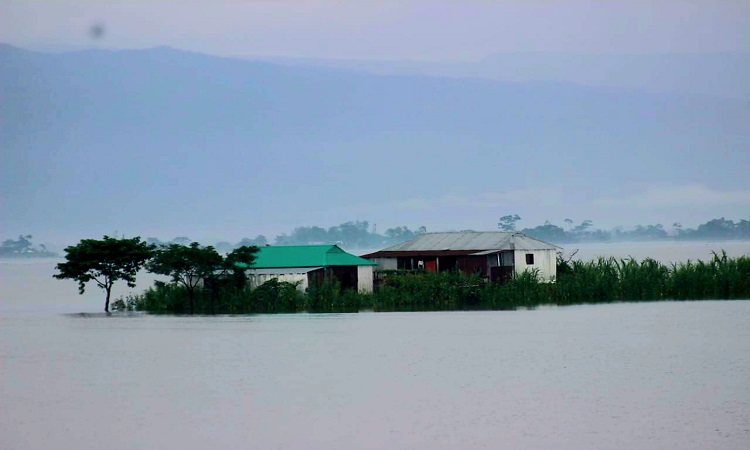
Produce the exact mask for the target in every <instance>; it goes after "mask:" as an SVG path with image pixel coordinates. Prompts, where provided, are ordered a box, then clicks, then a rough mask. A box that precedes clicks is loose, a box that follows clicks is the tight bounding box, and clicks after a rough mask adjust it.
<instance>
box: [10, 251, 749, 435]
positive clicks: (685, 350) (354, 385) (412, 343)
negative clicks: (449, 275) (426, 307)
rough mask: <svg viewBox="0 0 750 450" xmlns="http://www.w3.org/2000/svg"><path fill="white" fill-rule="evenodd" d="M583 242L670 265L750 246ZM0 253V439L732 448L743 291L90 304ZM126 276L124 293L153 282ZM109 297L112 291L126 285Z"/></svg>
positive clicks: (743, 365)
mask: <svg viewBox="0 0 750 450" xmlns="http://www.w3.org/2000/svg"><path fill="white" fill-rule="evenodd" d="M715 245H716V246H714V245H708V244H706V243H693V245H687V244H686V243H679V244H675V246H673V247H669V246H666V245H664V246H661V245H649V246H644V244H641V247H639V246H636V245H631V244H627V245H619V246H604V245H603V246H599V247H597V248H593V246H590V247H588V248H582V249H581V251H580V252H579V255H580V254H581V253H588V254H610V255H614V256H626V255H627V254H633V256H637V255H635V254H634V253H635V252H638V251H640V250H644V251H645V250H646V249H649V250H650V256H653V257H656V258H657V259H661V260H679V259H683V258H694V257H698V256H703V254H702V253H703V252H706V253H708V254H710V251H711V250H714V251H718V250H720V249H721V248H725V249H726V250H727V251H728V253H729V254H730V255H738V254H747V253H748V251H749V250H750V249H748V246H750V243H726V242H725V243H719V244H715ZM56 261H57V260H39V261H34V260H16V261H9V260H4V261H2V262H0V374H1V375H0V399H2V403H3V408H1V409H0V447H2V448H22V449H23V448H66V449H67V448H70V449H73V448H101V447H107V448H112V449H121V448H122V449H129V448H291V449H307V448H389V449H391V448H437V449H442V448H737V449H739V448H746V446H747V443H748V442H750V426H749V425H748V424H750V384H748V382H747V374H748V373H750V302H748V301H701V302H657V303H624V304H611V305H594V306H572V307H543V308H540V309H538V310H533V311H504V312H499V311H498V312H440V313H426V312H421V313H360V314H321V315H310V314H296V315H275V316H198V317H189V316H151V315H145V314H113V315H112V316H109V317H108V316H105V315H104V314H101V313H99V312H98V311H99V310H100V309H101V306H102V303H103V296H102V292H101V291H100V290H99V289H94V288H92V289H91V290H90V291H87V293H86V294H85V295H84V296H79V295H78V294H77V290H76V285H75V283H73V282H69V281H58V280H54V279H52V278H51V275H52V272H53V268H54V264H55V263H56ZM151 281H152V278H148V276H146V277H141V278H140V279H139V285H138V288H137V289H136V291H138V290H139V289H143V288H145V287H146V286H147V285H148V284H150V283H151ZM120 288H122V289H121V290H120V292H121V293H125V292H127V290H128V289H127V288H123V287H122V286H120Z"/></svg>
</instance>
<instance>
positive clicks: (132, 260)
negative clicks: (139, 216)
mask: <svg viewBox="0 0 750 450" xmlns="http://www.w3.org/2000/svg"><path fill="white" fill-rule="evenodd" d="M153 252H154V247H153V246H152V245H150V244H147V243H146V242H143V241H141V238H140V237H134V238H131V239H125V238H122V239H117V238H112V237H109V236H104V238H102V239H83V240H81V242H79V243H78V244H77V245H73V246H70V247H67V248H65V262H62V263H59V264H58V265H57V266H56V268H57V271H58V273H56V274H55V275H53V276H54V277H55V278H57V279H58V280H64V279H72V280H75V281H77V282H78V292H79V293H80V294H83V293H84V292H85V290H86V283H88V282H89V281H93V282H95V283H96V285H97V286H99V287H100V288H102V289H104V291H105V292H106V293H107V298H106V301H105V303H104V311H105V312H107V313H109V300H110V296H111V294H112V286H113V285H114V283H115V281H117V280H124V281H125V282H127V284H128V286H129V287H135V276H136V274H137V273H138V271H139V270H141V268H142V267H143V266H144V265H145V264H146V262H147V261H148V260H149V259H151V257H152V256H153Z"/></svg>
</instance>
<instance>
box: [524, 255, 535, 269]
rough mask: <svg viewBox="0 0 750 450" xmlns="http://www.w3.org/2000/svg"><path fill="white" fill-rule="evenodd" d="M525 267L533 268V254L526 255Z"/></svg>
mask: <svg viewBox="0 0 750 450" xmlns="http://www.w3.org/2000/svg"><path fill="white" fill-rule="evenodd" d="M526 265H527V266H533V265H534V254H533V253H526Z"/></svg>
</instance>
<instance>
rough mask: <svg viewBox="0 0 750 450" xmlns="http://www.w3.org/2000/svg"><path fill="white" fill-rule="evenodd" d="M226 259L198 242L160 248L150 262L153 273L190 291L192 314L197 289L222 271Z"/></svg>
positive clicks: (149, 268) (149, 267)
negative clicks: (217, 272)
mask: <svg viewBox="0 0 750 450" xmlns="http://www.w3.org/2000/svg"><path fill="white" fill-rule="evenodd" d="M223 262H224V259H223V258H222V257H221V255H220V254H219V252H217V251H216V249H215V248H213V247H211V246H210V245H209V246H207V247H201V245H200V244H198V243H197V242H193V243H192V244H190V245H189V246H188V245H181V244H174V243H172V244H169V245H166V246H163V247H160V248H159V249H158V250H157V251H156V253H155V254H154V257H153V259H152V260H151V261H150V262H149V264H148V266H147V268H148V271H149V272H151V273H155V274H159V275H167V276H170V277H172V282H173V283H175V284H178V283H179V284H182V285H183V286H185V288H186V289H187V291H188V298H189V300H190V314H193V313H194V312H195V301H194V296H195V288H196V287H197V286H199V285H200V283H201V282H202V281H203V280H205V279H206V278H207V277H210V276H212V275H213V273H214V272H215V271H217V270H221V268H222V265H223Z"/></svg>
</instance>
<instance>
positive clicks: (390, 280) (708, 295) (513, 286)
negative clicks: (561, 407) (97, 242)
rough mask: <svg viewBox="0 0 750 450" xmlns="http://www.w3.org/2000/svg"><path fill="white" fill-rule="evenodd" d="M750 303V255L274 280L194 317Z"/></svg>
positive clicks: (225, 296) (206, 292)
mask: <svg viewBox="0 0 750 450" xmlns="http://www.w3.org/2000/svg"><path fill="white" fill-rule="evenodd" d="M187 298H188V297H187V292H186V290H185V289H184V288H182V287H180V286H177V285H173V284H165V283H161V282H157V283H156V284H155V285H154V286H153V287H152V288H150V289H148V290H147V291H145V292H144V293H142V294H140V295H136V296H131V297H128V298H127V299H121V300H120V301H118V302H116V306H117V307H120V308H125V309H135V310H142V311H149V312H155V313H178V314H179V313H187V312H188V311H189V307H188V300H187ZM705 299H726V300H731V299H750V256H741V257H738V258H730V257H728V256H727V255H726V253H725V252H721V253H720V254H718V253H714V254H713V257H712V258H711V260H709V261H707V262H704V261H695V262H693V261H687V262H685V263H680V264H671V265H665V264H663V263H661V262H659V261H656V260H654V259H650V258H647V259H645V260H643V261H636V260H635V259H632V258H626V259H616V258H598V259H596V260H593V261H587V262H584V261H564V260H559V261H558V268H557V279H556V280H555V282H554V283H544V282H541V281H540V280H539V277H538V273H537V272H535V271H529V272H524V273H522V274H520V275H519V276H517V277H515V278H514V279H512V280H510V281H508V282H507V283H504V284H494V283H487V281H486V280H483V279H481V278H479V277H478V276H466V275H463V274H462V273H460V272H441V273H431V272H393V273H389V274H388V275H387V276H386V278H385V281H384V284H383V285H382V286H381V287H380V288H379V289H377V290H376V291H375V292H374V293H371V294H359V293H357V292H355V291H353V290H342V289H341V287H340V286H339V284H338V283H337V282H336V281H335V280H334V281H329V282H326V283H324V284H323V285H321V286H315V287H311V288H309V289H308V290H307V292H306V293H304V294H303V293H301V292H299V291H298V290H297V286H296V285H294V284H291V283H285V282H279V281H277V280H271V281H269V282H266V283H265V284H263V285H261V286H260V287H258V288H256V289H254V290H250V289H247V288H240V287H238V286H237V285H236V284H233V283H230V282H228V283H224V284H220V285H216V286H212V288H211V289H208V288H204V289H200V290H199V291H198V293H197V294H196V299H195V304H196V312H198V313H202V314H212V313H224V314H248V313H293V312H301V311H307V312H357V311H363V310H372V311H449V310H512V309H517V308H534V307H536V306H539V305H545V304H554V305H572V304H582V303H610V302H639V301H657V300H705Z"/></svg>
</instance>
